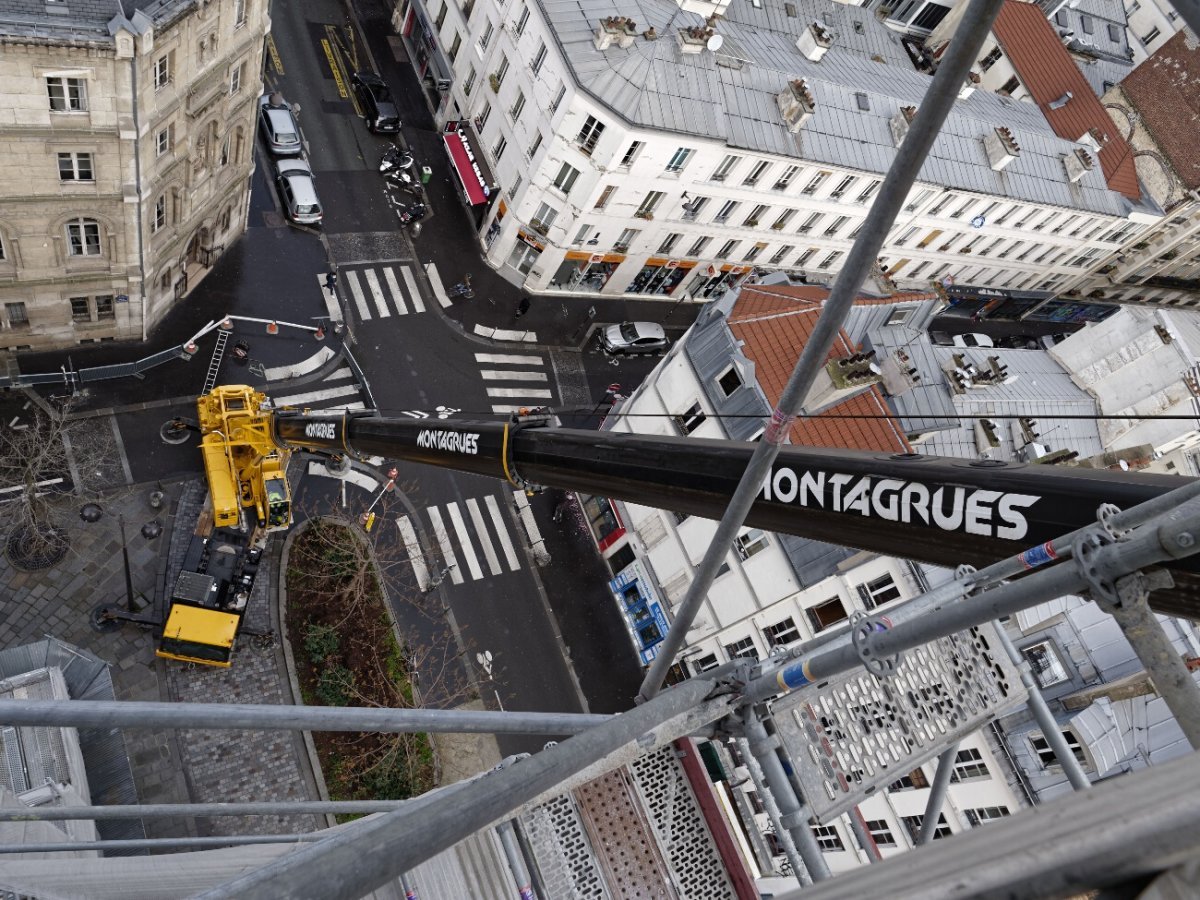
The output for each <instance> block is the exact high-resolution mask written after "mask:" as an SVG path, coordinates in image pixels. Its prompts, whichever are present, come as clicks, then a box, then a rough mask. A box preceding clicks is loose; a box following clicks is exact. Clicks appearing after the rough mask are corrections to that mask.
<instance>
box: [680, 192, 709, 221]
mask: <svg viewBox="0 0 1200 900" xmlns="http://www.w3.org/2000/svg"><path fill="white" fill-rule="evenodd" d="M706 206H708V197H692V198H691V201H690V202H689V201H686V200H685V201H684V204H683V218H684V219H685V220H687V221H691V220H693V219H695V218H696V216H698V215H700V211H701V210H702V209H704V207H706Z"/></svg>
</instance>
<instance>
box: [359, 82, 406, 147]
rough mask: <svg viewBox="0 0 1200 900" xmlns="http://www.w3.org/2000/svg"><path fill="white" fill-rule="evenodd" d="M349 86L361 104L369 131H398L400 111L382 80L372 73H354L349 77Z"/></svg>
mask: <svg viewBox="0 0 1200 900" xmlns="http://www.w3.org/2000/svg"><path fill="white" fill-rule="evenodd" d="M350 84H351V86H352V87H353V88H354V93H355V94H357V95H358V102H359V103H360V104H362V110H363V116H365V117H366V120H367V129H368V130H369V131H371V132H373V133H375V134H380V133H387V134H394V133H396V132H397V131H399V130H400V111H399V110H398V109H396V102H395V101H394V100H393V99H392V92H391V90H389V89H388V86H387V84H386V83H385V82H384V80H383V79H382V78H380V77H379V76H378V75H376V74H375V73H374V72H355V73H354V74H353V75H351V76H350Z"/></svg>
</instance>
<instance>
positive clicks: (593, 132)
mask: <svg viewBox="0 0 1200 900" xmlns="http://www.w3.org/2000/svg"><path fill="white" fill-rule="evenodd" d="M602 134H604V123H603V122H601V121H600V120H599V119H597V118H596V117H595V116H588V117H587V118H586V119H585V120H584V122H583V127H582V128H580V129H579V134H578V135H577V136H576V137H575V143H576V144H578V145H579V149H580V150H582V151H583V152H584V153H586V154H587V155H588V156H591V155H592V151H593V150H595V149H596V143H597V142H598V141H599V140H600V135H602Z"/></svg>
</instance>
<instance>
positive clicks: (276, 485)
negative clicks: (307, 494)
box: [263, 475, 292, 530]
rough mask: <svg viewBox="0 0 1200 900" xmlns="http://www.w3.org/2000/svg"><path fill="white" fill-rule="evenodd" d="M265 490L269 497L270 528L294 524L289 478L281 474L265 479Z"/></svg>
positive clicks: (268, 526) (268, 514)
mask: <svg viewBox="0 0 1200 900" xmlns="http://www.w3.org/2000/svg"><path fill="white" fill-rule="evenodd" d="M263 491H264V493H265V494H266V499H267V521H266V526H267V529H268V530H275V529H277V528H287V527H288V526H290V525H291V524H292V501H291V498H290V497H289V495H288V485H287V479H286V478H284V477H283V476H282V475H280V476H279V477H277V478H268V479H265V480H264V481H263Z"/></svg>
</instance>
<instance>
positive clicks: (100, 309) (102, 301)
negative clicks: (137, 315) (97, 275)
mask: <svg viewBox="0 0 1200 900" xmlns="http://www.w3.org/2000/svg"><path fill="white" fill-rule="evenodd" d="M96 318H97V319H115V318H116V313H115V312H113V297H112V294H101V295H100V296H99V297H97V298H96Z"/></svg>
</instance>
